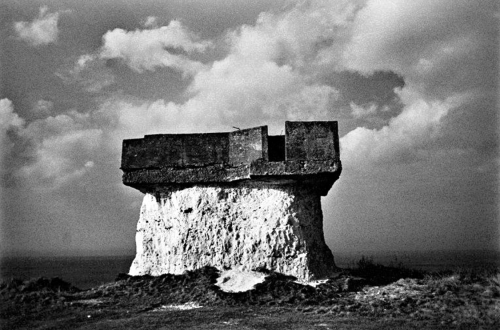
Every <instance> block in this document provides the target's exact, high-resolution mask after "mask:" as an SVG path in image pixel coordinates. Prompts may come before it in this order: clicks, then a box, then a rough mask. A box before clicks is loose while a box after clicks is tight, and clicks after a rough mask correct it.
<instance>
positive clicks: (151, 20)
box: [144, 16, 158, 28]
mask: <svg viewBox="0 0 500 330" xmlns="http://www.w3.org/2000/svg"><path fill="white" fill-rule="evenodd" d="M157 25H158V18H157V17H156V16H148V17H146V21H145V22H144V26H145V27H150V28H155V27H156V26H157Z"/></svg>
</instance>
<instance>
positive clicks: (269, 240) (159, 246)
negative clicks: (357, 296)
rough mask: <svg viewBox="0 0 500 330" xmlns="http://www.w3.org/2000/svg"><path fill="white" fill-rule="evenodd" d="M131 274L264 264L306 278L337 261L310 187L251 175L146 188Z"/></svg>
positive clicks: (324, 271)
mask: <svg viewBox="0 0 500 330" xmlns="http://www.w3.org/2000/svg"><path fill="white" fill-rule="evenodd" d="M136 245H137V255H136V257H135V260H134V262H133V264H132V266H131V268H130V274H131V275H144V274H149V275H160V274H165V273H173V274H180V273H183V272H184V271H186V270H193V269H197V268H200V267H203V266H206V265H211V266H214V267H217V268H218V269H227V268H236V267H239V268H240V269H242V270H252V269H255V268H257V267H266V268H267V269H272V270H275V271H278V272H281V273H285V274H288V275H293V276H296V277H297V278H299V279H300V280H305V281H309V280H311V279H314V278H321V277H325V276H328V275H330V274H332V273H333V272H334V271H335V269H336V267H335V264H334V260H333V256H332V253H331V251H330V249H329V248H328V247H327V245H326V244H325V241H324V237H323V217H322V212H321V203H320V196H319V195H318V194H317V192H316V191H315V189H314V187H313V186H310V185H300V184H297V183H294V184H277V183H276V182H267V183H266V182H259V183H254V182H253V181H250V182H246V183H240V184H237V185H233V186H231V185H230V186H214V185H212V186H194V187H190V188H174V189H169V188H164V189H160V190H159V191H157V192H155V193H147V194H146V196H145V197H144V201H143V204H142V207H141V214H140V219H139V222H138V224H137V234H136Z"/></svg>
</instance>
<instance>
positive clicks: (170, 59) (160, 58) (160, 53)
mask: <svg viewBox="0 0 500 330" xmlns="http://www.w3.org/2000/svg"><path fill="white" fill-rule="evenodd" d="M148 23H150V24H152V21H151V20H148ZM209 46H210V43H209V42H207V41H202V40H199V38H198V37H197V36H196V35H195V34H194V33H192V32H190V31H189V30H187V29H186V28H185V27H184V26H183V25H182V24H181V23H180V22H179V21H175V20H173V21H171V22H170V24H169V25H167V26H162V27H159V28H153V29H146V30H135V31H125V30H123V29H114V30H112V31H108V32H107V33H106V34H105V35H104V36H103V46H102V49H101V52H100V57H101V58H103V59H112V58H117V59H121V60H123V61H124V62H125V63H126V64H127V65H128V66H130V67H131V68H132V69H134V70H135V71H137V72H143V71H144V70H148V71H153V70H154V69H155V68H156V67H169V68H172V69H175V70H179V71H181V72H183V73H185V74H193V73H195V72H198V71H199V70H201V69H202V68H203V64H202V63H201V62H198V61H195V60H191V59H189V57H188V56H187V55H188V54H191V53H193V52H203V51H204V50H205V49H206V48H207V47H209Z"/></svg>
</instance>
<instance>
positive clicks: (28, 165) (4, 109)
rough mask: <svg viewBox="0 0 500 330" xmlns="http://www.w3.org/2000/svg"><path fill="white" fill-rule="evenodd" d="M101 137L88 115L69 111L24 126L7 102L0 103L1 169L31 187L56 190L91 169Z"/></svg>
mask: <svg viewBox="0 0 500 330" xmlns="http://www.w3.org/2000/svg"><path fill="white" fill-rule="evenodd" d="M101 135H102V132H101V130H100V129H99V128H96V127H93V126H92V123H91V119H90V115H89V114H80V113H78V112H76V111H74V110H71V111H68V112H66V113H65V114H60V115H57V116H49V117H46V118H43V119H36V120H34V121H32V122H30V123H29V124H26V122H25V120H24V119H22V118H20V117H19V116H18V115H17V114H16V113H15V112H14V107H13V104H12V102H11V101H10V100H8V99H2V100H0V147H1V150H2V158H1V159H0V161H1V162H0V165H1V169H2V171H3V174H7V173H10V174H11V176H13V177H16V178H18V179H21V180H26V181H27V182H30V184H31V185H32V186H33V188H35V187H45V188H51V189H53V188H57V187H59V186H61V185H62V184H64V183H66V182H68V181H70V180H72V179H75V178H78V177H80V176H82V175H83V174H84V173H85V172H86V171H88V170H90V169H91V168H92V167H94V162H93V161H92V158H93V157H94V155H95V151H96V150H97V149H98V147H99V145H100V142H101ZM14 153H15V154H16V155H14ZM7 163H9V164H7Z"/></svg>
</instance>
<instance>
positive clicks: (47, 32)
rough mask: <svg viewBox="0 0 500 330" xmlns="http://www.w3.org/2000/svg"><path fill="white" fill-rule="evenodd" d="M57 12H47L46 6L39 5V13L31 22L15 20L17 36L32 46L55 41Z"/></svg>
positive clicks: (57, 31)
mask: <svg viewBox="0 0 500 330" xmlns="http://www.w3.org/2000/svg"><path fill="white" fill-rule="evenodd" d="M58 20H59V13H49V12H48V7H46V6H44V7H40V13H39V15H38V17H37V18H35V19H34V20H33V21H32V22H16V23H14V29H15V31H16V33H17V35H18V37H19V38H21V39H22V40H24V41H26V42H28V43H29V44H31V45H33V46H42V45H48V44H50V43H54V42H56V41H57V37H58V35H59V29H58V27H57V21H58Z"/></svg>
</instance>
